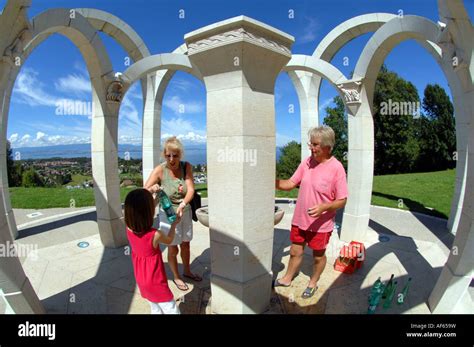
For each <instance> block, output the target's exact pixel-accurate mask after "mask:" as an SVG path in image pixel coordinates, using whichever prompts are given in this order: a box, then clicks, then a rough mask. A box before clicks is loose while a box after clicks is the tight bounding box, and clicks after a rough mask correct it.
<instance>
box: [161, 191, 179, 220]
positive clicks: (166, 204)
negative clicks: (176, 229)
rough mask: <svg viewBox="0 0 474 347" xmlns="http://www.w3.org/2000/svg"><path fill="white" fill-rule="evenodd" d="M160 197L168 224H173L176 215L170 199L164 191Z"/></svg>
mask: <svg viewBox="0 0 474 347" xmlns="http://www.w3.org/2000/svg"><path fill="white" fill-rule="evenodd" d="M158 197H159V199H160V206H161V208H162V209H163V210H164V211H165V214H166V218H168V222H169V223H170V224H172V223H173V222H174V221H175V220H176V213H175V212H174V209H173V204H172V203H171V200H170V198H169V197H168V195H167V194H166V193H165V191H164V190H163V189H161V190H160V192H159V193H158Z"/></svg>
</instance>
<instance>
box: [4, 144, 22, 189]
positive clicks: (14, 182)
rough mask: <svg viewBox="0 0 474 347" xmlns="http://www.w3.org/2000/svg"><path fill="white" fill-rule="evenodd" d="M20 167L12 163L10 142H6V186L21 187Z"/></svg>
mask: <svg viewBox="0 0 474 347" xmlns="http://www.w3.org/2000/svg"><path fill="white" fill-rule="evenodd" d="M21 171H22V170H21V165H20V164H19V163H16V164H15V162H14V161H13V150H12V148H11V145H10V141H7V172H8V185H9V186H10V187H19V186H20V185H21V173H22V172H21Z"/></svg>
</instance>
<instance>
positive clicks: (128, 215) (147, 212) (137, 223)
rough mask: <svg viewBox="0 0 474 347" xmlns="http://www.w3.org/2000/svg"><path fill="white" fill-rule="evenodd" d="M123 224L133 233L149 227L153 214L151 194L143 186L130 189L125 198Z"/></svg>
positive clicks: (153, 206)
mask: <svg viewBox="0 0 474 347" xmlns="http://www.w3.org/2000/svg"><path fill="white" fill-rule="evenodd" d="M124 214H125V225H127V227H128V228H129V229H130V230H131V231H133V232H134V233H135V234H141V233H144V232H147V231H148V230H150V229H151V227H152V225H153V217H154V214H155V202H154V201H153V195H151V193H150V192H149V191H148V190H146V189H143V188H139V189H135V190H132V191H131V192H130V193H128V195H127V197H126V198H125V213H124Z"/></svg>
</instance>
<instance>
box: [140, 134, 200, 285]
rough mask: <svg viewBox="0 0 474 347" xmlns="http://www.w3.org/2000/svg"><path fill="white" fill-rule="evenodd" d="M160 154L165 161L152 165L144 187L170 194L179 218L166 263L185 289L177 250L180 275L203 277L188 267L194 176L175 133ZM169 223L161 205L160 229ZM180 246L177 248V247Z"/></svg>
mask: <svg viewBox="0 0 474 347" xmlns="http://www.w3.org/2000/svg"><path fill="white" fill-rule="evenodd" d="M162 155H163V157H164V159H165V162H164V163H162V164H160V165H158V166H157V167H155V169H154V170H153V171H152V173H151V174H150V177H149V178H148V180H147V181H146V182H145V184H144V187H145V188H146V189H148V190H149V191H150V192H151V193H153V194H154V193H157V192H159V191H160V189H163V190H164V192H165V193H166V194H167V195H168V196H169V198H170V200H171V202H172V203H173V208H174V210H175V212H176V214H177V215H178V216H180V217H181V221H180V222H179V224H178V225H177V226H176V234H175V237H174V240H173V242H172V243H171V244H170V245H169V246H168V264H169V266H170V268H171V271H172V272H173V276H174V279H173V282H174V284H175V285H176V287H177V288H178V289H180V290H183V291H186V290H188V289H189V288H188V285H187V284H186V283H185V282H184V280H183V278H182V277H181V275H180V273H179V271H178V259H177V258H178V254H179V252H180V251H181V260H182V261H183V268H184V269H183V270H184V271H183V276H184V277H186V278H189V279H191V280H194V281H202V278H201V276H199V275H197V274H193V273H192V272H191V269H190V242H191V240H192V238H193V222H192V211H191V206H190V205H189V203H190V201H191V200H192V199H193V196H194V179H193V171H192V166H191V164H190V163H188V162H182V161H181V159H182V158H183V156H184V149H183V145H182V143H181V141H179V139H178V138H176V136H173V137H170V138H168V139H167V140H166V141H165V143H164V146H163V152H162ZM170 227H171V226H170V224H169V223H168V219H167V217H166V214H165V212H164V211H163V209H162V208H161V207H160V212H159V229H160V230H164V231H168V230H170ZM178 246H179V248H178Z"/></svg>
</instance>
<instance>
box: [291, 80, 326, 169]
mask: <svg viewBox="0 0 474 347" xmlns="http://www.w3.org/2000/svg"><path fill="white" fill-rule="evenodd" d="M288 76H290V78H291V80H292V82H293V85H294V86H295V89H296V94H297V95H298V101H299V103H300V124H301V129H300V130H301V131H300V134H301V135H300V138H301V160H303V159H305V158H307V157H309V156H310V155H311V150H310V149H309V148H308V146H307V145H306V143H307V142H308V132H309V130H310V129H311V128H313V127H316V126H318V125H319V84H320V83H321V82H320V81H321V80H322V79H321V77H319V76H317V75H315V74H313V73H311V72H306V71H292V72H289V73H288Z"/></svg>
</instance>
